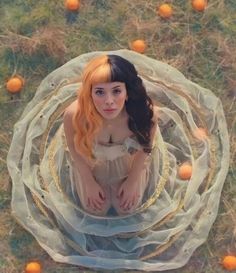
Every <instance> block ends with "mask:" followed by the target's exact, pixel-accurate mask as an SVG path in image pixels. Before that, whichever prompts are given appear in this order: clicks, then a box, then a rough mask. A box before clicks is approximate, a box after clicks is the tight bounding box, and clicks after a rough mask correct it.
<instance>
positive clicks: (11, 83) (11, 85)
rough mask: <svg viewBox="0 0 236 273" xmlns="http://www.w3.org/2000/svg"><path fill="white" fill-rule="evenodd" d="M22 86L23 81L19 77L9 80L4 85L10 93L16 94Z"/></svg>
mask: <svg viewBox="0 0 236 273" xmlns="http://www.w3.org/2000/svg"><path fill="white" fill-rule="evenodd" d="M23 86H24V79H23V78H22V77H20V76H14V77H12V78H10V79H9V80H8V81H7V83H6V88H7V90H8V91H9V92H10V93H18V92H20V90H21V89H22V87H23Z"/></svg>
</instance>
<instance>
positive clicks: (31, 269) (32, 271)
mask: <svg viewBox="0 0 236 273" xmlns="http://www.w3.org/2000/svg"><path fill="white" fill-rule="evenodd" d="M25 273H41V265H40V263H38V262H30V263H27V265H26V267H25Z"/></svg>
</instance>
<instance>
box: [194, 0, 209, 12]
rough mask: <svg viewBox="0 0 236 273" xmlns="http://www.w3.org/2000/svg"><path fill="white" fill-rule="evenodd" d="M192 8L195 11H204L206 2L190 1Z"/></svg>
mask: <svg viewBox="0 0 236 273" xmlns="http://www.w3.org/2000/svg"><path fill="white" fill-rule="evenodd" d="M192 7H193V9H195V10H196V11H204V10H205V8H206V7H207V0H192Z"/></svg>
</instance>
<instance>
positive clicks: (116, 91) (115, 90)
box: [113, 89, 121, 94]
mask: <svg viewBox="0 0 236 273" xmlns="http://www.w3.org/2000/svg"><path fill="white" fill-rule="evenodd" d="M113 93H114V94H120V93H121V90H120V89H114V90H113Z"/></svg>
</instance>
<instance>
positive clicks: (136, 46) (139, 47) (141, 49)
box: [130, 40, 147, 53]
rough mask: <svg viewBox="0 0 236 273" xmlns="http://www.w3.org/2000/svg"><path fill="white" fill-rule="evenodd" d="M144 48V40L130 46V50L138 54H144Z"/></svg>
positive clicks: (134, 42) (136, 41)
mask: <svg viewBox="0 0 236 273" xmlns="http://www.w3.org/2000/svg"><path fill="white" fill-rule="evenodd" d="M146 47H147V45H146V43H145V41H144V40H135V41H133V42H132V43H131V45H130V48H131V49H132V50H134V51H136V52H138V53H144V51H145V50H146Z"/></svg>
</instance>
